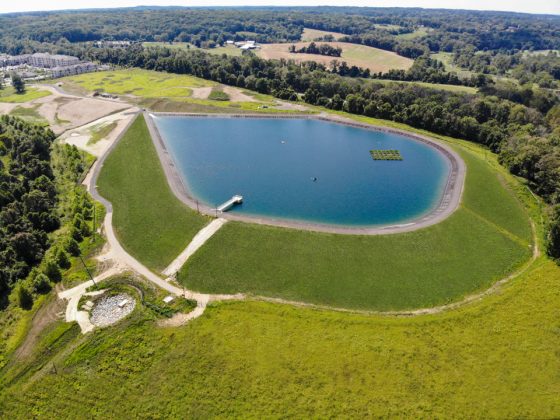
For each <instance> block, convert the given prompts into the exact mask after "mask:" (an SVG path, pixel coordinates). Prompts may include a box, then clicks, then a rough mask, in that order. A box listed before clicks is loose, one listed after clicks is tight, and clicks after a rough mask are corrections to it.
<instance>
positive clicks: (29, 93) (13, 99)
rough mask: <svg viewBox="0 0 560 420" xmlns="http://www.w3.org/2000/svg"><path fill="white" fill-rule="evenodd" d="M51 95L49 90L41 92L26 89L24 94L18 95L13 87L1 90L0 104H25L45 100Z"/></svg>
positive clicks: (29, 88)
mask: <svg viewBox="0 0 560 420" xmlns="http://www.w3.org/2000/svg"><path fill="white" fill-rule="evenodd" d="M50 94H51V93H50V92H49V91H48V90H41V89H37V88H31V87H28V88H26V90H25V92H24V93H21V94H19V93H16V91H15V90H14V88H13V87H11V86H9V87H5V88H4V89H2V90H0V102H7V103H24V102H30V101H33V100H35V99H39V98H44V97H45V96H49V95H50Z"/></svg>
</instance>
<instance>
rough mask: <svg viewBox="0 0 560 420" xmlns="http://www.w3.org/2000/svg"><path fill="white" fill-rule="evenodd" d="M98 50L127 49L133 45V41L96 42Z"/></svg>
mask: <svg viewBox="0 0 560 420" xmlns="http://www.w3.org/2000/svg"><path fill="white" fill-rule="evenodd" d="M93 45H94V46H96V47H97V48H127V47H130V46H131V45H132V42H131V41H103V40H102V41H95V42H94V43H93Z"/></svg>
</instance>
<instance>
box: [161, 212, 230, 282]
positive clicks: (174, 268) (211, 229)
mask: <svg viewBox="0 0 560 420" xmlns="http://www.w3.org/2000/svg"><path fill="white" fill-rule="evenodd" d="M226 222H227V220H226V219H222V218H218V219H214V220H212V221H211V222H210V223H208V224H207V225H206V226H205V227H204V228H202V229H201V230H200V231H199V232H198V233H197V234H196V235H195V237H194V238H193V239H192V241H191V242H190V244H189V245H188V246H187V247H186V248H185V250H184V251H183V252H181V254H180V255H179V256H178V257H177V258H175V260H173V262H172V263H171V264H169V266H168V267H167V268H166V269H165V270H163V272H162V274H163V275H164V276H167V277H171V276H174V275H175V274H177V272H178V271H179V270H180V269H181V267H182V266H183V265H185V263H186V262H187V260H188V259H189V258H190V257H191V256H192V255H193V254H194V253H195V252H196V251H198V249H199V248H200V247H201V246H202V245H204V244H205V243H206V241H207V240H208V239H210V238H211V237H212V236H213V235H214V234H215V233H216V232H217V231H218V230H220V228H221V227H222V226H223V225H224V224H225V223H226Z"/></svg>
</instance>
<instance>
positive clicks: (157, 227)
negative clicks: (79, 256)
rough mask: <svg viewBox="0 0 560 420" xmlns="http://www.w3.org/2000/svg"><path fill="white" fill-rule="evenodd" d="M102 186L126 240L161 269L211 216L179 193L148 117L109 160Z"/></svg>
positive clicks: (145, 260)
mask: <svg viewBox="0 0 560 420" xmlns="http://www.w3.org/2000/svg"><path fill="white" fill-rule="evenodd" d="M98 189H99V192H100V194H101V195H102V196H103V197H105V198H106V199H107V200H109V201H110V202H111V203H112V204H113V210H114V214H113V225H114V227H115V230H116V233H117V236H118V238H119V241H120V242H121V244H122V245H123V246H124V248H125V249H126V250H127V251H128V252H130V254H132V255H133V256H134V257H136V258H137V259H139V260H140V261H141V262H142V263H144V264H145V265H146V266H148V267H149V268H150V269H152V270H155V271H161V270H163V269H164V268H165V267H166V266H167V265H168V264H169V263H171V261H173V260H174V259H175V258H176V257H177V255H179V254H180V253H181V251H182V250H183V249H184V248H185V247H186V246H187V245H188V243H189V242H190V240H191V239H192V238H193V236H194V235H195V234H196V233H197V232H198V231H199V230H200V229H201V228H202V227H203V226H204V225H205V224H206V223H208V221H209V219H208V218H206V217H204V216H200V215H199V214H197V213H196V212H194V211H192V210H191V209H190V208H188V207H187V206H185V205H183V204H182V203H181V202H180V201H179V200H178V199H177V198H176V197H175V196H174V195H173V193H172V191H171V189H170V188H169V185H168V183H167V180H166V178H165V174H164V172H163V169H162V168H161V165H160V162H159V158H158V156H157V153H156V150H155V148H154V145H153V144H152V140H151V137H150V134H149V131H148V128H147V126H146V122H145V121H144V117H143V116H140V117H138V118H137V119H136V121H135V122H134V123H133V124H132V126H131V127H130V129H129V130H128V132H127V133H126V134H125V136H124V137H123V138H122V139H121V141H120V142H119V144H118V145H117V146H116V148H115V150H113V152H112V153H111V155H110V156H109V157H108V158H107V160H106V161H105V164H104V166H103V169H102V171H101V174H100V176H99V180H98Z"/></svg>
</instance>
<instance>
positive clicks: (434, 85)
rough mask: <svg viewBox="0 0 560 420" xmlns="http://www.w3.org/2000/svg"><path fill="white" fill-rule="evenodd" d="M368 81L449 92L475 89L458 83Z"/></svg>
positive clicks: (463, 91)
mask: <svg viewBox="0 0 560 420" xmlns="http://www.w3.org/2000/svg"><path fill="white" fill-rule="evenodd" d="M367 80H368V81H372V80H373V82H376V83H377V82H378V83H383V84H389V83H412V84H415V85H418V86H422V87H425V88H430V89H439V90H446V91H449V92H459V93H470V94H475V93H476V92H477V89H476V88H474V87H470V86H460V85H444V84H441V83H426V82H406V81H401V80H385V79H367Z"/></svg>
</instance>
